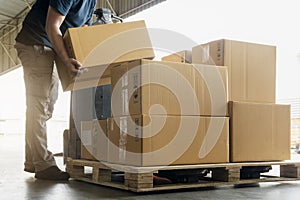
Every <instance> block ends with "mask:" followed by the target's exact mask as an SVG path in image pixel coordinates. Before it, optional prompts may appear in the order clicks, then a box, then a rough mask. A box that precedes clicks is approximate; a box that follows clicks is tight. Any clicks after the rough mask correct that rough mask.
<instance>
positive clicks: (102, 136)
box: [81, 120, 108, 161]
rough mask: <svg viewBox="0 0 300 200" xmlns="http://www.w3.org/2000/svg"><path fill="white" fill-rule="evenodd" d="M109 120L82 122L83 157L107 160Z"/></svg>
mask: <svg viewBox="0 0 300 200" xmlns="http://www.w3.org/2000/svg"><path fill="white" fill-rule="evenodd" d="M107 133H108V132H107V120H93V121H82V122H81V141H82V143H81V159H86V160H99V161H107V152H108V135H107Z"/></svg>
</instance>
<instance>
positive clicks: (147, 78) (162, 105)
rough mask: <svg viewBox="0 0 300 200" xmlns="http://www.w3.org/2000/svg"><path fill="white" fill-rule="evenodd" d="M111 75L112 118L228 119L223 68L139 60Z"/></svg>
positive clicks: (118, 68)
mask: <svg viewBox="0 0 300 200" xmlns="http://www.w3.org/2000/svg"><path fill="white" fill-rule="evenodd" d="M111 73H112V115H113V116H126V115H139V114H144V115H148V114H151V115H165V114H167V115H195V116H199V115H201V116H227V68H226V67H211V66H207V65H191V64H185V63H175V62H163V61H151V60H144V59H142V60H136V61H133V62H130V63H126V64H122V65H119V66H116V67H113V68H112V69H111Z"/></svg>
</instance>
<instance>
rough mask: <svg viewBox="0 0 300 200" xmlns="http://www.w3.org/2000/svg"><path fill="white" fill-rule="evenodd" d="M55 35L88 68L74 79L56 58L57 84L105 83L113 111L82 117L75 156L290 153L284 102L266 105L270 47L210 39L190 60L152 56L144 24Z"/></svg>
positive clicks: (198, 159) (268, 156) (126, 158)
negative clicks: (104, 116) (108, 114)
mask: <svg viewBox="0 0 300 200" xmlns="http://www.w3.org/2000/svg"><path fill="white" fill-rule="evenodd" d="M64 39H65V43H66V46H67V48H68V51H69V54H70V55H72V56H73V57H74V58H76V59H77V60H79V61H81V62H82V63H83V69H88V70H87V72H85V73H84V74H82V75H81V76H80V77H79V78H78V77H77V78H75V77H73V76H71V75H70V74H68V72H67V71H66V68H64V67H63V66H61V65H60V64H61V63H59V62H58V63H57V66H58V72H59V76H60V79H61V82H62V85H63V88H64V90H75V89H82V88H91V87H95V86H97V85H103V84H111V87H112V90H111V101H112V102H111V103H112V105H111V108H112V117H109V118H107V119H103V120H97V119H94V120H88V121H85V120H83V121H82V122H81V131H80V132H81V139H82V144H83V145H82V151H81V154H82V158H83V159H92V160H100V161H107V162H111V163H117V164H126V165H134V166H153V165H178V164H202V163H225V162H229V161H231V162H247V161H271V160H272V161H273V160H288V159H289V158H290V157H289V155H290V154H289V153H290V152H289V139H290V130H289V129H290V121H289V119H290V118H289V113H290V107H289V106H288V105H278V104H275V89H276V84H275V80H276V79H275V78H276V48H275V47H273V46H267V45H260V44H253V43H245V42H239V41H232V40H218V41H213V42H210V43H207V44H204V45H200V46H196V47H194V48H193V49H192V62H193V64H189V62H190V60H191V58H190V52H189V51H182V52H179V53H176V54H173V55H170V56H167V57H165V58H163V60H164V61H152V60H149V59H152V58H153V57H154V52H153V49H152V46H151V41H150V39H149V35H148V32H147V29H146V27H145V23H144V22H143V21H138V22H129V23H122V24H111V25H105V27H104V26H95V27H87V28H78V29H70V30H68V32H67V33H66V35H65V38H64ZM147 59H148V60H147ZM225 66H226V67H225ZM228 82H229V84H228ZM228 101H230V104H229V105H230V106H229V107H228ZM78 106H80V105H78ZM228 116H229V117H230V118H229V117H228ZM229 119H230V123H229ZM229 127H230V131H229ZM229 132H230V133H229ZM229 141H230V142H229ZM229 155H230V158H229Z"/></svg>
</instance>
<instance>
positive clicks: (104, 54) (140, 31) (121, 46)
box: [56, 21, 154, 91]
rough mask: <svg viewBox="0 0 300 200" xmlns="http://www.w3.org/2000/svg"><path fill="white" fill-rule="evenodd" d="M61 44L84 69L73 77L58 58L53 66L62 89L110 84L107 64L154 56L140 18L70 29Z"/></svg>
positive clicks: (146, 31) (144, 26)
mask: <svg viewBox="0 0 300 200" xmlns="http://www.w3.org/2000/svg"><path fill="white" fill-rule="evenodd" d="M64 43H65V46H66V50H67V52H68V54H69V56H70V57H72V58H75V59H76V60H78V61H79V62H81V63H82V65H83V67H82V68H88V71H87V72H86V73H84V74H83V75H82V76H80V77H75V76H74V75H72V74H70V72H69V71H68V70H67V67H66V66H64V65H63V63H62V62H61V61H60V60H59V59H58V61H57V63H56V65H57V69H58V74H59V77H60V80H61V83H62V86H63V89H64V91H67V90H73V89H83V88H86V87H95V86H97V85H100V84H110V80H109V76H110V72H109V70H107V67H108V66H110V65H111V64H114V63H122V62H127V61H131V60H135V59H141V58H148V59H152V58H154V51H153V48H152V44H151V41H150V37H149V34H148V30H147V28H146V25H145V22H144V21H135V22H124V23H116V24H105V25H95V26H89V27H80V28H70V29H68V30H67V31H66V33H65V35H64ZM101 74H103V76H101ZM75 79H76V80H75ZM100 79H105V80H101V81H100ZM75 81H76V84H75V83H74V82H75ZM102 82H104V83H102Z"/></svg>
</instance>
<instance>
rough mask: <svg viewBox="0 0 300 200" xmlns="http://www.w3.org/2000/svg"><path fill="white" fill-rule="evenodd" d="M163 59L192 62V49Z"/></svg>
mask: <svg viewBox="0 0 300 200" xmlns="http://www.w3.org/2000/svg"><path fill="white" fill-rule="evenodd" d="M161 60H162V61H170V62H180V63H192V51H190V50H184V51H180V52H177V53H173V54H171V55H168V56H165V57H162V58H161Z"/></svg>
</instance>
